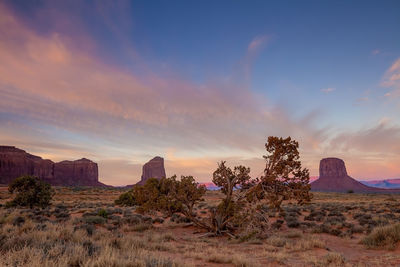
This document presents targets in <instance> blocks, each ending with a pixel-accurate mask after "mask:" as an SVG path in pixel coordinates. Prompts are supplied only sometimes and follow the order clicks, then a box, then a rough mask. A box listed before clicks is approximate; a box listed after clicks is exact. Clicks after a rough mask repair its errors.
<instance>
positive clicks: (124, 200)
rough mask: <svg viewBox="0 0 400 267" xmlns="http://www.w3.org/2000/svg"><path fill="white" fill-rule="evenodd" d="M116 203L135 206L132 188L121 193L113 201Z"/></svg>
mask: <svg viewBox="0 0 400 267" xmlns="http://www.w3.org/2000/svg"><path fill="white" fill-rule="evenodd" d="M114 202H115V204H116V205H120V206H135V205H136V202H135V199H134V198H133V194H132V190H129V191H128V192H125V193H123V194H121V195H120V196H119V197H118V199H116V200H115V201H114Z"/></svg>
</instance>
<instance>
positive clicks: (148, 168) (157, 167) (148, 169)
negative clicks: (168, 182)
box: [137, 157, 166, 185]
mask: <svg viewBox="0 0 400 267" xmlns="http://www.w3.org/2000/svg"><path fill="white" fill-rule="evenodd" d="M165 177H166V175H165V168H164V159H163V158H162V157H154V158H153V159H151V160H150V161H148V162H147V163H146V164H144V165H143V169H142V178H141V179H140V181H139V182H138V183H137V184H140V185H142V184H145V183H146V181H147V180H148V179H150V178H157V179H161V178H165Z"/></svg>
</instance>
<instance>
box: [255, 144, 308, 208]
mask: <svg viewBox="0 0 400 267" xmlns="http://www.w3.org/2000/svg"><path fill="white" fill-rule="evenodd" d="M298 148H299V143H298V142H297V141H295V140H292V139H291V138H290V137H287V138H282V137H275V136H270V137H268V142H267V143H266V144H265V149H266V150H267V152H268V154H267V155H265V156H263V157H264V159H265V160H266V167H265V170H264V175H263V176H262V177H261V178H260V179H259V182H258V184H257V185H256V186H255V187H254V188H252V189H251V190H249V192H248V194H247V195H248V197H249V199H252V200H254V199H259V200H260V199H266V200H267V202H268V204H269V205H270V206H271V207H273V208H276V209H280V207H281V204H282V202H283V201H284V200H288V199H295V200H297V202H298V204H303V203H306V202H309V201H310V200H311V198H312V194H311V193H310V189H311V186H310V184H309V181H310V174H309V171H308V169H306V168H304V169H302V167H301V162H300V160H299V159H300V156H299V151H298Z"/></svg>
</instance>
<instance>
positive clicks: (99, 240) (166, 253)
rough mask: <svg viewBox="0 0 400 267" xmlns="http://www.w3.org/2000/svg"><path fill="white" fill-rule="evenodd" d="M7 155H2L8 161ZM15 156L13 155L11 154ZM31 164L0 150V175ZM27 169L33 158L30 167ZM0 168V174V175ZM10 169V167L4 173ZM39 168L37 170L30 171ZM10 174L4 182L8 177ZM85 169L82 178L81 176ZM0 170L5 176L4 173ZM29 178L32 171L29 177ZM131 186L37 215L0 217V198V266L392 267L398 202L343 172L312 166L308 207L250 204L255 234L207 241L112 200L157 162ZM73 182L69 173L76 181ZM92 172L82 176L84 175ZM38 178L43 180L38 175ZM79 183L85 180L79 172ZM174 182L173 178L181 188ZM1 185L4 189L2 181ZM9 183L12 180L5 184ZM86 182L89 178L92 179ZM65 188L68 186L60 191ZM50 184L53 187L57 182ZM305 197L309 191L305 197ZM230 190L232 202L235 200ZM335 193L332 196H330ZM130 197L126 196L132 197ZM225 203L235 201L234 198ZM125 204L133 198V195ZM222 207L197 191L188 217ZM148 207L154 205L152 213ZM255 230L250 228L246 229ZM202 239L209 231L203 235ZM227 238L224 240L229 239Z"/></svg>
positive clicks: (396, 260)
mask: <svg viewBox="0 0 400 267" xmlns="http://www.w3.org/2000/svg"><path fill="white" fill-rule="evenodd" d="M10 151H11V152H10ZM15 151H16V152H17V154H15ZM26 158H28V159H31V158H32V155H30V154H27V153H26V152H23V153H22V152H21V151H20V150H16V149H15V148H13V149H10V147H3V149H2V150H1V149H0V166H2V168H0V174H1V176H0V177H2V178H3V182H4V181H5V180H6V179H5V178H6V176H7V175H8V176H9V177H13V175H14V176H15V175H17V176H18V175H19V173H18V170H23V171H22V173H23V172H24V169H26V168H24V166H25V165H31V162H30V161H29V160H28V161H26V160H23V159H26ZM34 159H35V160H37V159H38V158H37V157H34ZM5 166H6V167H5ZM10 166H13V167H11V168H10ZM39 166H41V165H40V164H39ZM11 169H12V170H14V171H13V172H10V171H9V170H11ZM84 169H85V168H84ZM7 170H8V171H7ZM32 170H33V171H34V172H35V168H33V169H32ZM142 171H143V173H142V177H141V181H139V182H138V183H137V185H133V186H127V187H124V188H115V187H111V186H105V185H102V186H98V187H93V186H86V187H85V186H73V187H71V186H70V187H61V186H55V187H54V190H55V191H54V197H53V200H52V203H51V204H50V205H47V206H46V207H42V208H40V207H37V208H33V207H31V208H29V207H10V206H9V204H8V203H10V201H12V198H13V194H11V193H10V192H9V190H8V187H4V186H3V187H1V188H0V218H1V220H0V251H1V252H2V255H3V257H2V258H1V259H0V264H1V265H4V266H25V265H30V266H396V265H399V264H400V253H399V252H400V194H397V193H398V191H396V190H394V189H380V188H374V187H368V186H365V185H362V184H361V183H359V182H357V181H356V180H354V179H352V178H351V177H349V176H348V175H347V170H346V166H345V164H344V162H343V161H342V160H340V159H336V158H327V159H323V160H321V163H320V176H319V179H317V180H316V181H314V182H312V183H311V188H313V189H314V190H320V191H323V190H325V191H327V187H328V188H330V189H331V190H330V191H331V192H313V195H312V199H311V200H310V201H308V202H306V203H304V204H302V205H299V204H298V203H296V201H290V200H288V201H284V202H283V203H282V205H281V207H280V209H276V208H273V207H271V206H270V205H267V203H266V202H264V204H262V203H263V202H260V204H261V206H260V207H258V210H259V211H260V212H261V214H262V215H263V216H264V217H265V218H267V219H266V220H267V227H266V228H263V230H262V231H243V232H232V234H228V233H227V234H223V233H222V234H213V235H209V233H210V230H208V231H207V229H202V228H201V227H198V225H196V224H195V223H193V222H195V221H193V222H192V220H190V218H188V217H187V216H185V215H186V213H185V212H182V211H179V210H177V212H174V213H172V214H167V213H165V212H160V211H157V210H152V209H151V208H150V209H149V210H146V211H143V210H140V209H138V207H139V206H140V205H142V206H143V204H140V203H139V202H138V200H136V203H133V204H132V205H131V204H130V203H128V202H123V201H120V202H118V200H121V196H123V195H125V194H130V192H134V191H131V190H130V188H135V187H137V186H144V185H147V184H150V183H149V181H150V182H151V180H152V179H154V178H156V179H158V180H160V181H162V180H163V179H165V178H164V177H165V168H164V160H163V158H161V157H155V158H154V159H152V160H150V161H149V162H148V163H146V164H144V165H143V170H142ZM78 172H79V171H78ZM90 172H92V171H90ZM43 173H47V172H43ZM80 173H81V174H82V175H83V176H82V177H81V178H80V179H82V180H84V177H85V173H84V172H80ZM182 179H183V178H182ZM7 180H10V179H7ZM11 180H12V179H11ZM93 180H94V182H96V180H97V177H94V178H93ZM67 182H68V181H67ZM57 183H58V182H57ZM308 190H309V189H308ZM239 191H240V190H239V189H237V191H236V194H239ZM332 191H339V192H332ZM132 194H133V193H132ZM234 195H235V193H234ZM132 196H133V198H134V199H135V197H136V198H137V197H138V195H135V194H133V195H132ZM222 199H224V194H223V193H222V192H221V190H207V191H206V192H205V194H204V195H203V198H201V199H199V201H198V202H197V203H196V205H195V206H194V209H193V213H194V216H195V217H198V218H204V217H207V215H208V214H210V212H212V209H215V207H217V206H219V205H220V204H219V202H220V201H221V200H222ZM153 205H156V203H154V204H153ZM254 227H256V225H254ZM211 231H212V230H211ZM233 234H234V235H233Z"/></svg>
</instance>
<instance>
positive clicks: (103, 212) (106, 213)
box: [97, 209, 109, 219]
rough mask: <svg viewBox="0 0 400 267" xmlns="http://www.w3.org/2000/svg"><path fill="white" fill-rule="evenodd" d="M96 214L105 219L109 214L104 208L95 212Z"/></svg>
mask: <svg viewBox="0 0 400 267" xmlns="http://www.w3.org/2000/svg"><path fill="white" fill-rule="evenodd" d="M97 215H98V216H100V217H103V218H106V219H107V218H108V215H109V214H108V212H107V211H106V210H105V209H101V210H99V211H98V212H97Z"/></svg>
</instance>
